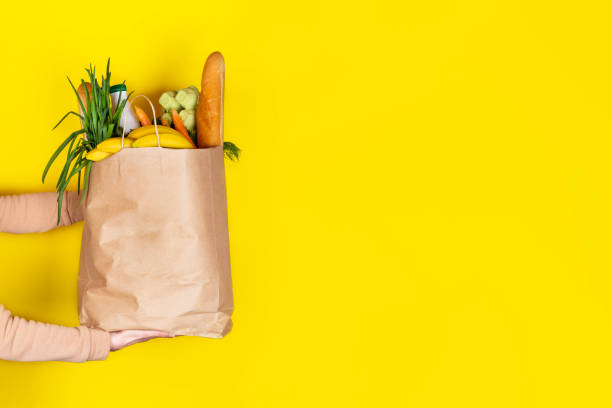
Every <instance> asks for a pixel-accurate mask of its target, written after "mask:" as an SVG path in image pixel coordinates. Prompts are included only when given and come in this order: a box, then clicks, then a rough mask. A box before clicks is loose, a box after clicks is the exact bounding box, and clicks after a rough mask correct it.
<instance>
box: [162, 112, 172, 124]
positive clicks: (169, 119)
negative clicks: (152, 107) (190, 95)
mask: <svg viewBox="0 0 612 408" xmlns="http://www.w3.org/2000/svg"><path fill="white" fill-rule="evenodd" d="M162 118H164V119H166V122H168V124H169V125H170V126H172V114H171V113H170V112H164V113H163V114H162Z"/></svg>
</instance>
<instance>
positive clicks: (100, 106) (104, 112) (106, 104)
mask: <svg viewBox="0 0 612 408" xmlns="http://www.w3.org/2000/svg"><path fill="white" fill-rule="evenodd" d="M85 71H86V72H87V74H88V76H89V82H90V83H91V94H90V92H89V90H88V88H87V86H85V81H84V80H82V79H81V83H82V84H83V87H84V89H85V103H84V104H83V102H81V98H79V93H78V91H77V90H76V88H75V87H74V84H73V83H72V81H71V80H70V78H68V82H69V83H70V86H71V87H72V90H73V91H74V93H75V95H76V97H77V100H78V103H79V106H80V107H81V111H82V112H83V114H82V115H80V114H78V113H76V112H74V111H70V112H68V113H67V114H65V115H64V116H63V117H62V118H61V119H60V121H59V122H58V123H57V125H55V126H54V127H53V129H55V128H57V127H58V126H59V125H60V124H61V123H62V122H63V121H64V119H66V118H67V117H68V116H69V115H74V116H78V117H79V118H80V119H81V122H82V123H83V129H79V130H76V131H74V132H72V133H71V134H70V136H68V138H67V139H66V140H64V141H63V142H62V143H61V144H60V146H59V147H58V148H57V150H56V151H55V152H54V153H53V154H52V155H51V158H50V159H49V162H48V163H47V166H46V167H45V169H44V171H43V174H42V182H43V183H44V182H45V177H46V176H47V173H48V171H49V169H50V168H51V164H53V162H54V161H55V159H57V157H58V156H59V154H60V153H61V152H62V151H63V150H64V149H65V148H66V146H68V152H67V153H66V163H65V164H64V167H63V169H62V172H61V173H60V176H59V179H58V181H57V184H56V189H57V192H58V197H57V204H58V205H57V224H58V225H59V223H60V219H61V214H62V200H63V196H64V191H65V190H66V187H68V183H69V182H70V180H71V179H72V177H74V176H76V175H78V185H77V191H78V192H79V193H80V194H81V202H82V201H83V198H84V197H85V191H86V190H87V185H88V182H89V173H90V171H91V165H92V163H93V162H92V161H90V160H87V159H86V158H85V156H86V155H87V152H89V151H91V150H93V149H95V148H96V146H97V145H98V143H100V142H102V141H103V140H106V139H108V138H110V137H114V136H121V129H120V127H119V120H120V118H121V113H122V112H123V108H124V107H125V104H126V102H127V99H128V98H129V97H130V95H131V93H130V95H128V98H126V99H124V100H123V101H122V102H121V103H120V104H119V106H117V109H116V110H114V111H113V109H112V106H111V101H110V97H109V93H110V77H111V73H110V58H109V59H108V62H107V64H106V77H105V76H104V75H102V77H101V81H100V82H98V80H97V78H96V69H95V67H94V68H92V67H91V65H90V66H89V69H87V68H86V69H85ZM83 134H86V135H87V140H85V138H83V137H82V135H83ZM82 171H85V177H84V183H83V191H82V192H81V172H82Z"/></svg>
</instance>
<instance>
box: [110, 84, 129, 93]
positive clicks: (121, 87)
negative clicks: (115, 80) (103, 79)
mask: <svg viewBox="0 0 612 408" xmlns="http://www.w3.org/2000/svg"><path fill="white" fill-rule="evenodd" d="M121 91H123V92H126V91H127V87H126V86H125V84H117V85H113V86H111V87H110V93H115V92H121Z"/></svg>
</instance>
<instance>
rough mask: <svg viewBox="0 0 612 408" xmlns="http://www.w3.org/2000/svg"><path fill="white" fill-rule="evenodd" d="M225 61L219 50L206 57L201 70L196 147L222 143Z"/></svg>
mask: <svg viewBox="0 0 612 408" xmlns="http://www.w3.org/2000/svg"><path fill="white" fill-rule="evenodd" d="M224 88H225V61H224V60H223V55H221V53H220V52H218V51H216V52H213V53H212V54H210V55H209V56H208V58H207V59H206V64H205V65H204V70H203V71H202V88H201V91H200V99H199V100H198V110H197V112H196V126H197V141H198V147H212V146H221V144H222V143H223V97H224Z"/></svg>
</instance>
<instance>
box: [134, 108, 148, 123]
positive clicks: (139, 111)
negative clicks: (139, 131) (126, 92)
mask: <svg viewBox="0 0 612 408" xmlns="http://www.w3.org/2000/svg"><path fill="white" fill-rule="evenodd" d="M134 113H136V116H137V117H138V120H139V121H140V125H141V126H147V125H150V124H151V119H149V117H148V116H147V114H146V113H145V111H143V110H142V109H141V108H139V107H138V106H134Z"/></svg>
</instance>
